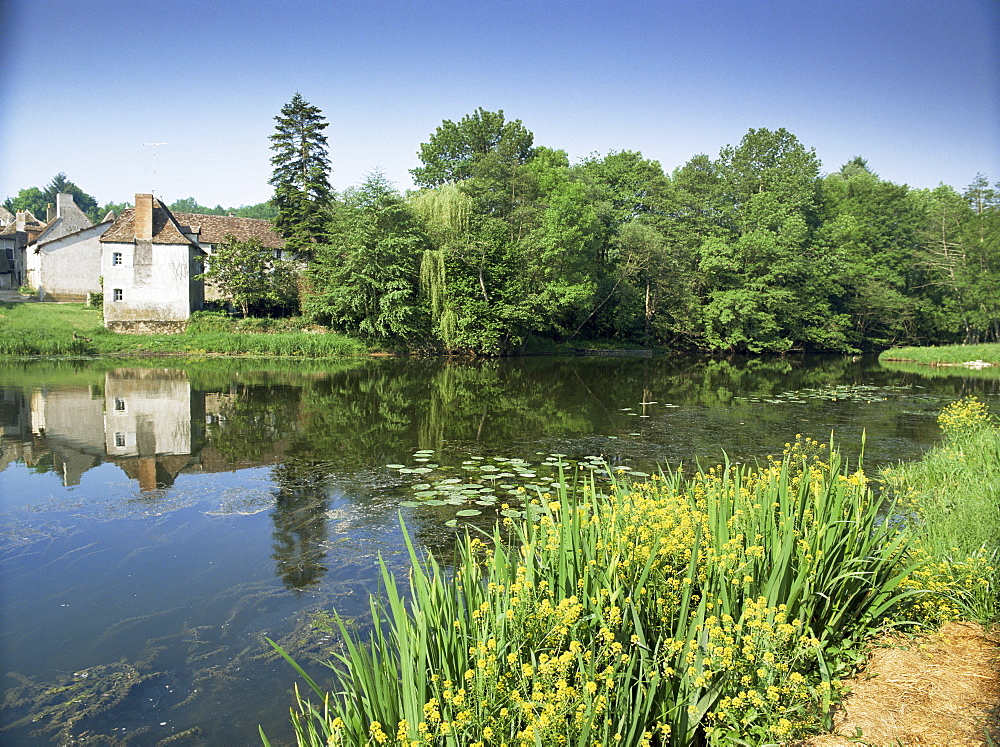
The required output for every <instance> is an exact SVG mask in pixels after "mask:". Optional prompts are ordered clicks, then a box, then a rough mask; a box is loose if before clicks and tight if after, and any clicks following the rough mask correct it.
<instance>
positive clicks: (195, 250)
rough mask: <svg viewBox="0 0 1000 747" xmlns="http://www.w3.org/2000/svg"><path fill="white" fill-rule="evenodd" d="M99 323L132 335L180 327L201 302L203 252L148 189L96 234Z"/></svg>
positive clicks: (188, 230) (187, 229) (193, 236)
mask: <svg viewBox="0 0 1000 747" xmlns="http://www.w3.org/2000/svg"><path fill="white" fill-rule="evenodd" d="M100 243H101V275H102V276H103V277H104V326H105V327H107V328H108V329H110V330H113V331H115V332H130V333H137V334H149V333H180V332H183V331H184V329H185V327H186V325H187V320H188V319H189V318H190V316H191V312H192V311H196V310H198V309H200V308H201V307H202V305H203V303H204V297H205V284H204V282H203V281H202V280H200V279H199V278H198V276H199V275H200V273H201V272H202V268H203V263H204V257H205V252H204V251H202V249H201V247H200V246H199V243H198V234H197V232H195V231H192V230H191V228H190V227H188V226H183V225H181V224H180V223H179V222H178V221H177V219H176V218H175V217H174V215H173V214H172V213H171V212H170V210H169V209H168V208H167V207H166V205H164V204H163V203H162V202H160V201H159V200H157V199H156V198H154V197H153V195H151V194H137V195H136V196H135V207H134V208H129V209H127V210H124V211H123V212H122V214H121V215H120V216H119V217H118V218H117V219H116V220H115V222H114V223H112V225H111V227H110V228H109V229H108V230H107V231H105V233H104V235H103V236H101V239H100Z"/></svg>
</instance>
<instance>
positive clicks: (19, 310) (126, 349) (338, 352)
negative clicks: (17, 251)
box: [0, 303, 367, 358]
mask: <svg viewBox="0 0 1000 747" xmlns="http://www.w3.org/2000/svg"><path fill="white" fill-rule="evenodd" d="M220 316H221V315H211V314H208V315H201V316H199V317H198V318H196V319H195V321H194V322H193V323H192V325H191V328H190V329H189V330H188V331H187V332H186V333H185V334H180V335H126V334H116V333H114V332H109V331H108V330H106V329H105V328H104V326H103V322H102V317H101V313H100V311H99V310H95V309H90V308H86V307H84V306H83V305H82V304H28V303H18V304H0V354H4V355H8V356H48V355H184V354H213V353H214V354H221V355H256V356H283V357H300V358H330V357H342V356H356V355H364V354H365V353H367V348H366V346H365V345H364V344H363V343H362V342H360V341H358V340H354V339H352V338H349V337H347V336H345V335H341V334H335V333H311V332H303V331H298V330H294V329H293V325H290V324H288V323H284V324H281V323H278V322H276V321H275V320H240V322H239V323H238V324H237V323H234V324H229V323H228V322H224V321H220V319H219V317H220ZM227 326H228V327H229V329H224V328H225V327H227ZM274 329H280V330H283V331H281V332H272V330H274ZM199 330H201V331H199Z"/></svg>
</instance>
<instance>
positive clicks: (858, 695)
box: [803, 623, 1000, 747]
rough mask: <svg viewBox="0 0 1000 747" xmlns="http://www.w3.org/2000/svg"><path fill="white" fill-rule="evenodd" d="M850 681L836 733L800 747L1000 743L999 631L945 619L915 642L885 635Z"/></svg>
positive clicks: (836, 720) (956, 746)
mask: <svg viewBox="0 0 1000 747" xmlns="http://www.w3.org/2000/svg"><path fill="white" fill-rule="evenodd" d="M847 684H848V685H850V687H851V694H850V695H849V696H848V697H847V698H846V699H845V700H844V703H843V704H842V707H841V709H840V710H839V712H838V713H837V714H836V716H835V718H834V729H833V732H834V733H833V734H829V735H824V736H820V737H815V738H813V739H810V740H808V741H807V742H804V743H803V744H804V745H806V746H808V747H848V746H853V745H879V746H880V747H881V746H882V745H892V746H893V747H897V746H898V745H904V746H905V747H909V746H910V745H933V746H934V747H959V746H960V745H961V746H962V747H965V746H966V745H986V744H996V743H1000V635H997V634H996V633H992V634H991V633H986V632H985V631H984V630H983V629H982V628H981V627H980V626H978V625H975V624H973V623H948V624H947V625H945V626H944V627H942V628H941V631H940V632H939V633H938V634H937V635H935V636H931V637H928V638H924V639H920V640H916V641H910V640H900V639H893V640H887V641H886V642H885V645H884V646H881V647H879V648H876V649H875V650H874V651H873V652H872V655H871V658H870V659H869V661H868V664H867V665H866V667H865V669H864V671H863V672H862V673H861V674H860V675H859V676H858V677H857V678H856V679H854V680H851V681H849V682H848V683H847ZM987 735H988V737H989V739H991V740H992V742H987Z"/></svg>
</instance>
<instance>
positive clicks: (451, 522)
mask: <svg viewBox="0 0 1000 747" xmlns="http://www.w3.org/2000/svg"><path fill="white" fill-rule="evenodd" d="M444 525H445V526H446V527H457V526H458V519H448V521H446V522H445V523H444Z"/></svg>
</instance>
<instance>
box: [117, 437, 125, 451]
mask: <svg viewBox="0 0 1000 747" xmlns="http://www.w3.org/2000/svg"><path fill="white" fill-rule="evenodd" d="M115 446H116V447H117V448H119V449H120V448H122V447H124V446H125V434H124V433H116V434H115Z"/></svg>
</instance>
